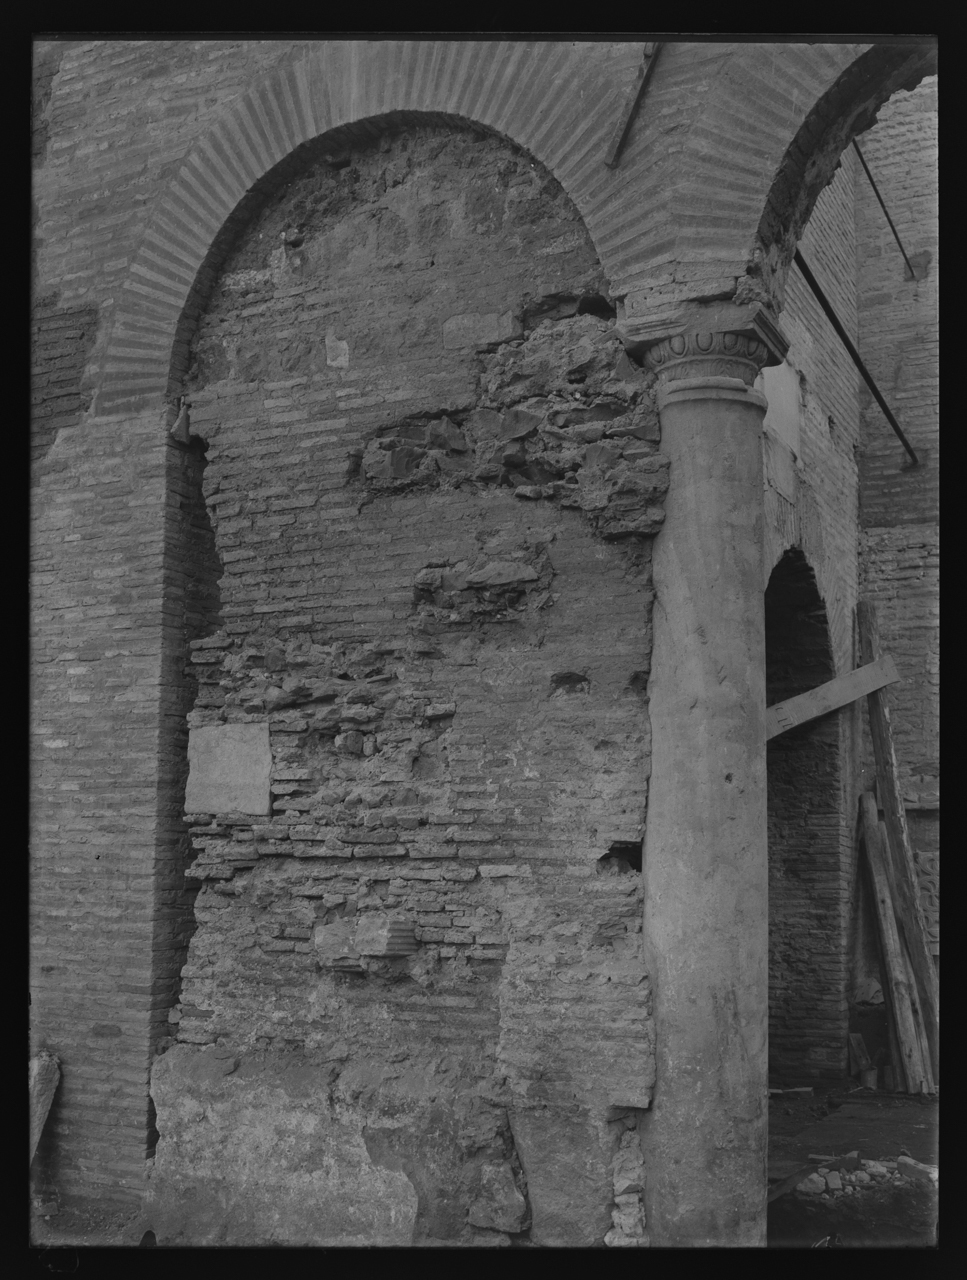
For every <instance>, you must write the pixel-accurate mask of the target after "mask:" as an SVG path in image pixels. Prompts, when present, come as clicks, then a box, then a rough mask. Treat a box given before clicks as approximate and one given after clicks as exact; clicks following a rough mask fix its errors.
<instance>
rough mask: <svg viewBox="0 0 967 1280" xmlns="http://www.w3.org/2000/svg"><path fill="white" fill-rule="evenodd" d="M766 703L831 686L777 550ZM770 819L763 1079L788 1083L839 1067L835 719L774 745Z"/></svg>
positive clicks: (797, 587) (800, 594)
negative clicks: (767, 1075)
mask: <svg viewBox="0 0 967 1280" xmlns="http://www.w3.org/2000/svg"><path fill="white" fill-rule="evenodd" d="M765 620H766V702H767V704H768V705H769V706H772V705H774V704H775V703H777V702H782V701H784V700H785V699H786V698H792V697H795V696H797V695H798V694H801V693H805V692H806V691H807V690H809V689H812V688H815V687H816V686H817V685H820V684H823V683H824V682H825V681H827V680H829V679H831V678H832V677H833V674H834V671H833V659H832V651H831V648H830V641H829V628H828V623H827V618H826V608H825V605H824V604H823V601H822V598H821V597H820V594H819V591H818V589H817V586H816V579H815V576H814V574H813V571H812V569H811V568H810V567H809V564H808V563H807V561H806V558H805V556H804V555H803V553H802V552H801V551H799V550H797V549H790V550H788V551H786V553H785V554H784V555H783V557H782V559H781V560H780V561H779V563H778V564H777V565H776V567H775V569H774V570H773V572H772V576H771V577H770V579H769V585H768V587H767V589H766V595H765ZM767 770H768V817H769V1055H770V1063H769V1066H770V1074H771V1075H772V1077H773V1078H774V1079H775V1080H776V1081H779V1082H782V1083H785V1084H789V1083H796V1082H797V1081H801V1080H809V1079H817V1078H823V1077H829V1076H834V1075H837V1074H839V1073H841V1072H842V1070H843V1068H844V1065H845V1061H846V1043H847V1041H846V947H845V941H846V915H847V911H848V897H849V859H848V856H845V855H847V854H848V850H844V848H843V845H842V823H841V821H840V815H841V812H842V795H841V792H842V771H841V751H840V726H839V714H838V713H836V712H833V713H831V714H830V715H826V716H822V717H820V718H819V719H817V720H813V721H810V722H809V723H807V724H804V725H800V726H799V727H798V728H795V729H791V730H789V731H787V732H786V733H782V734H779V735H778V736H776V737H774V738H772V739H771V740H770V741H769V744H768V751H767Z"/></svg>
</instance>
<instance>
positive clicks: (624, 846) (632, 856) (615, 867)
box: [597, 840, 642, 876]
mask: <svg viewBox="0 0 967 1280" xmlns="http://www.w3.org/2000/svg"><path fill="white" fill-rule="evenodd" d="M641 860H642V842H641V841H640V840H615V841H614V843H613V844H612V845H611V846H610V848H609V849H608V852H607V853H606V854H605V855H604V856H603V857H601V858H599V859H598V863H597V870H598V875H599V876H627V875H631V874H632V873H633V872H636V871H637V872H640V871H641Z"/></svg>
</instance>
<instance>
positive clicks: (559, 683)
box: [551, 671, 591, 698]
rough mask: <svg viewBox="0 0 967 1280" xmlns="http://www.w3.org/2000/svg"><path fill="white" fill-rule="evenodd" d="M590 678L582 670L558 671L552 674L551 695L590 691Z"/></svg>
mask: <svg viewBox="0 0 967 1280" xmlns="http://www.w3.org/2000/svg"><path fill="white" fill-rule="evenodd" d="M590 689H591V681H590V679H589V678H588V677H587V676H586V675H585V674H584V673H583V672H582V671H558V672H555V674H554V675H552V676H551V697H552V698H553V697H554V696H555V694H558V695H564V696H567V695H569V694H574V693H589V692H590Z"/></svg>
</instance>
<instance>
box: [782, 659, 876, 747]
mask: <svg viewBox="0 0 967 1280" xmlns="http://www.w3.org/2000/svg"><path fill="white" fill-rule="evenodd" d="M899 679H900V677H899V675H897V669H896V665H895V664H894V662H893V659H892V658H890V657H886V658H877V660H876V661H875V662H870V663H867V665H866V666H864V667H857V668H856V670H855V671H850V672H848V673H847V674H846V675H845V676H837V677H836V679H835V680H829V681H827V682H826V684H821V685H818V686H817V687H816V688H815V689H810V690H809V691H808V692H807V693H801V694H799V695H798V697H795V698H787V699H786V701H785V702H777V703H776V704H775V706H773V707H768V708H767V709H766V738H774V737H775V736H776V735H777V734H779V733H785V732H786V730H787V729H795V728H796V727H797V725H801V724H806V722H807V721H809V720H815V719H816V717H817V716H825V715H828V713H829V712H830V711H837V710H838V709H839V708H840V707H845V706H847V705H848V704H849V703H850V702H855V701H856V699H857V698H862V697H863V696H864V694H870V693H874V692H875V691H876V690H877V689H882V688H883V687H884V685H888V684H896V682H897V681H898V680H899Z"/></svg>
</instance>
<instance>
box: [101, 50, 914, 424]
mask: <svg viewBox="0 0 967 1280" xmlns="http://www.w3.org/2000/svg"><path fill="white" fill-rule="evenodd" d="M868 49H869V46H868V45H783V46H776V45H754V44H727V45H715V44H704V43H695V44H670V45H668V46H666V48H665V49H664V51H663V53H662V56H661V59H660V62H659V65H658V67H657V70H656V72H655V75H654V77H653V80H652V82H651V85H650V87H649V90H648V96H647V99H646V101H645V104H644V106H643V108H642V111H641V113H640V115H639V118H638V119H637V120H636V122H635V125H634V127H633V129H632V130H631V133H630V136H629V139H628V143H627V145H626V147H625V151H624V154H623V155H622V158H621V164H620V166H619V167H617V168H615V169H609V168H607V167H606V166H605V165H604V163H603V158H604V154H605V150H606V148H607V145H608V142H609V140H610V138H611V136H612V133H613V131H614V127H615V123H616V121H617V119H618V117H619V115H620V113H621V110H622V108H623V106H624V104H625V102H626V101H627V97H628V95H629V93H630V92H633V89H634V84H635V72H636V69H637V67H638V65H639V63H640V58H641V46H640V45H637V44H631V43H623V42H599V43H597V42H596V43H579V42H571V41H552V42H530V41H504V42H466V43H460V42H451V41H432V40H431V41H345V42H339V41H335V42H332V43H321V44H320V45H319V46H318V47H317V48H315V49H313V51H312V52H311V53H310V54H309V55H308V56H307V57H306V56H303V57H300V58H297V59H294V60H293V61H291V62H290V63H288V64H286V65H284V66H282V67H280V68H277V69H276V70H274V71H273V72H271V73H270V74H269V75H267V76H266V77H265V78H264V79H263V80H261V81H260V82H258V83H257V84H255V85H253V86H252V87H251V88H250V89H249V90H248V91H247V92H246V93H245V94H244V95H243V96H242V97H241V98H239V99H238V100H237V101H236V102H234V103H233V104H232V105H231V107H229V108H228V109H227V110H226V111H225V112H224V114H223V115H222V116H220V118H219V119H217V120H216V121H215V122H214V123H213V124H212V125H211V126H210V127H209V128H208V130H207V132H206V133H205V134H204V135H203V136H202V137H201V138H200V140H199V141H198V142H197V143H196V144H195V145H194V147H193V149H192V151H191V152H190V153H189V155H188V156H187V158H186V159H185V161H184V162H183V164H182V166H181V168H180V170H179V171H178V173H177V175H176V177H175V178H174V179H173V181H172V182H171V185H170V187H169V188H168V190H167V191H166V192H165V193H164V195H163V196H162V197H161V198H160V200H159V202H158V204H157V205H156V207H155V209H154V210H153V213H152V216H151V218H150V221H149V223H148V225H147V227H146V229H145V232H144V234H143V238H142V241H141V244H140V247H139V250H138V252H137V254H136V256H135V259H134V261H133V262H132V265H131V268H130V272H129V275H128V278H127V280H126V281H125V284H124V286H123V289H122V291H121V296H120V299H119V303H118V307H117V310H116V313H115V317H114V324H113V328H112V331H111V335H110V338H109V340H108V343H107V349H106V351H105V353H104V359H103V362H102V364H101V385H100V390H99V394H98V397H97V411H98V412H99V413H105V412H106V413H117V412H121V411H127V410H132V409H140V408H145V407H150V406H152V405H158V406H160V404H161V402H162V400H163V398H164V396H165V393H166V390H167V387H168V379H169V370H170V369H171V368H172V365H174V366H175V367H177V366H178V364H179V354H182V355H183V352H182V353H179V350H178V349H177V345H176V344H183V343H184V342H185V329H186V326H185V324H184V323H179V322H180V321H181V320H182V317H183V313H185V309H186V304H188V307H189V315H188V319H190V310H191V307H192V306H194V305H195V303H196V301H197V300H198V299H199V298H200V297H201V296H203V294H204V287H203V286H204V283H205V280H204V273H205V272H206V271H210V270H212V266H211V263H212V258H211V253H212V246H213V245H214V244H215V243H216V239H217V237H219V235H220V234H223V232H224V229H225V227H226V225H227V224H228V223H229V220H230V219H231V218H232V217H233V215H234V214H237V213H238V212H239V211H240V206H242V208H243V209H244V205H243V201H244V200H245V197H246V196H247V195H248V194H249V193H250V192H252V190H253V188H255V187H256V186H257V184H258V183H259V182H260V181H261V180H263V179H264V178H265V176H266V175H267V174H269V173H270V172H271V171H272V170H273V169H274V168H275V167H276V166H278V165H279V164H280V163H281V162H283V161H284V160H285V159H286V157H289V156H292V154H293V153H294V152H296V151H297V150H298V149H299V148H302V147H304V146H305V145H306V144H308V143H311V142H312V141H313V140H316V139H319V138H320V137H322V136H323V135H326V134H328V133H330V132H332V131H333V130H339V129H341V128H345V127H347V126H355V127H356V128H357V129H359V130H362V131H367V130H369V131H372V132H376V131H378V129H377V126H376V124H375V123H374V121H377V120H379V119H384V120H385V119H386V118H387V117H392V118H393V119H395V120H403V121H405V120H406V119H407V118H408V115H409V113H413V116H414V118H416V117H417V116H419V117H420V118H427V117H428V116H429V117H431V118H432V117H436V118H437V119H442V118H447V119H454V118H458V119H460V120H463V121H466V122H470V123H473V124H476V125H482V126H484V127H486V128H489V129H492V130H494V131H496V132H498V133H500V134H502V135H504V136H505V137H507V138H509V139H510V140H511V141H512V142H513V143H515V144H516V145H518V146H520V147H522V148H524V149H525V150H527V151H528V152H529V153H530V154H531V155H533V156H534V158H535V159H536V160H537V161H539V162H540V163H542V164H543V165H545V166H546V168H547V169H548V170H550V172H551V173H552V174H553V175H554V177H555V178H556V179H557V180H558V181H559V182H560V183H561V185H562V186H563V188H564V190H565V191H566V192H567V193H568V195H569V196H570V197H571V199H572V200H573V201H574V203H575V205H576V207H577V209H578V211H579V213H580V214H581V216H582V217H583V219H584V222H585V225H586V226H587V229H588V231H589V233H590V235H591V238H592V241H593V242H594V245H595V248H596V250H597V253H598V255H599V258H600V260H601V264H602V267H603V268H604V270H605V272H606V274H607V275H608V277H609V279H610V280H611V284H612V292H613V294H614V295H615V296H617V297H624V298H626V302H627V310H628V313H629V314H630V315H634V314H641V313H643V312H644V311H645V310H647V309H651V308H654V307H655V306H660V305H661V304H662V303H663V302H668V301H671V302H675V301H676V300H678V299H681V298H683V297H688V298H702V297H708V296H723V295H725V296H729V295H730V294H731V293H733V292H734V291H735V288H736V286H737V284H738V283H739V281H740V280H741V278H742V277H743V275H744V274H745V272H746V269H747V267H748V265H749V263H750V261H751V256H752V253H753V250H754V247H755V243H756V231H757V228H758V226H759V223H760V220H761V217H762V210H763V209H764V208H765V207H766V201H767V199H768V197H769V192H770V188H771V187H772V185H773V180H774V179H775V176H776V174H777V173H778V171H779V168H780V165H781V164H782V162H783V157H784V156H786V155H787V153H788V151H789V147H790V145H791V141H792V140H793V139H794V138H795V137H796V136H797V131H798V130H799V129H800V126H801V125H802V124H803V121H804V120H806V119H807V117H808V116H809V113H810V112H811V110H812V109H813V107H814V106H815V104H816V103H817V102H819V101H820V100H821V99H822V98H823V95H824V94H826V93H827V92H828V90H829V89H830V87H831V86H832V85H833V84H835V83H836V81H837V80H838V79H839V77H840V76H842V75H843V72H844V71H845V70H846V69H847V68H848V67H849V66H850V65H851V63H853V62H855V61H856V60H857V59H858V58H860V57H861V56H862V55H863V54H864V53H865V52H866V51H867V50H868ZM891 92H892V90H891Z"/></svg>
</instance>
